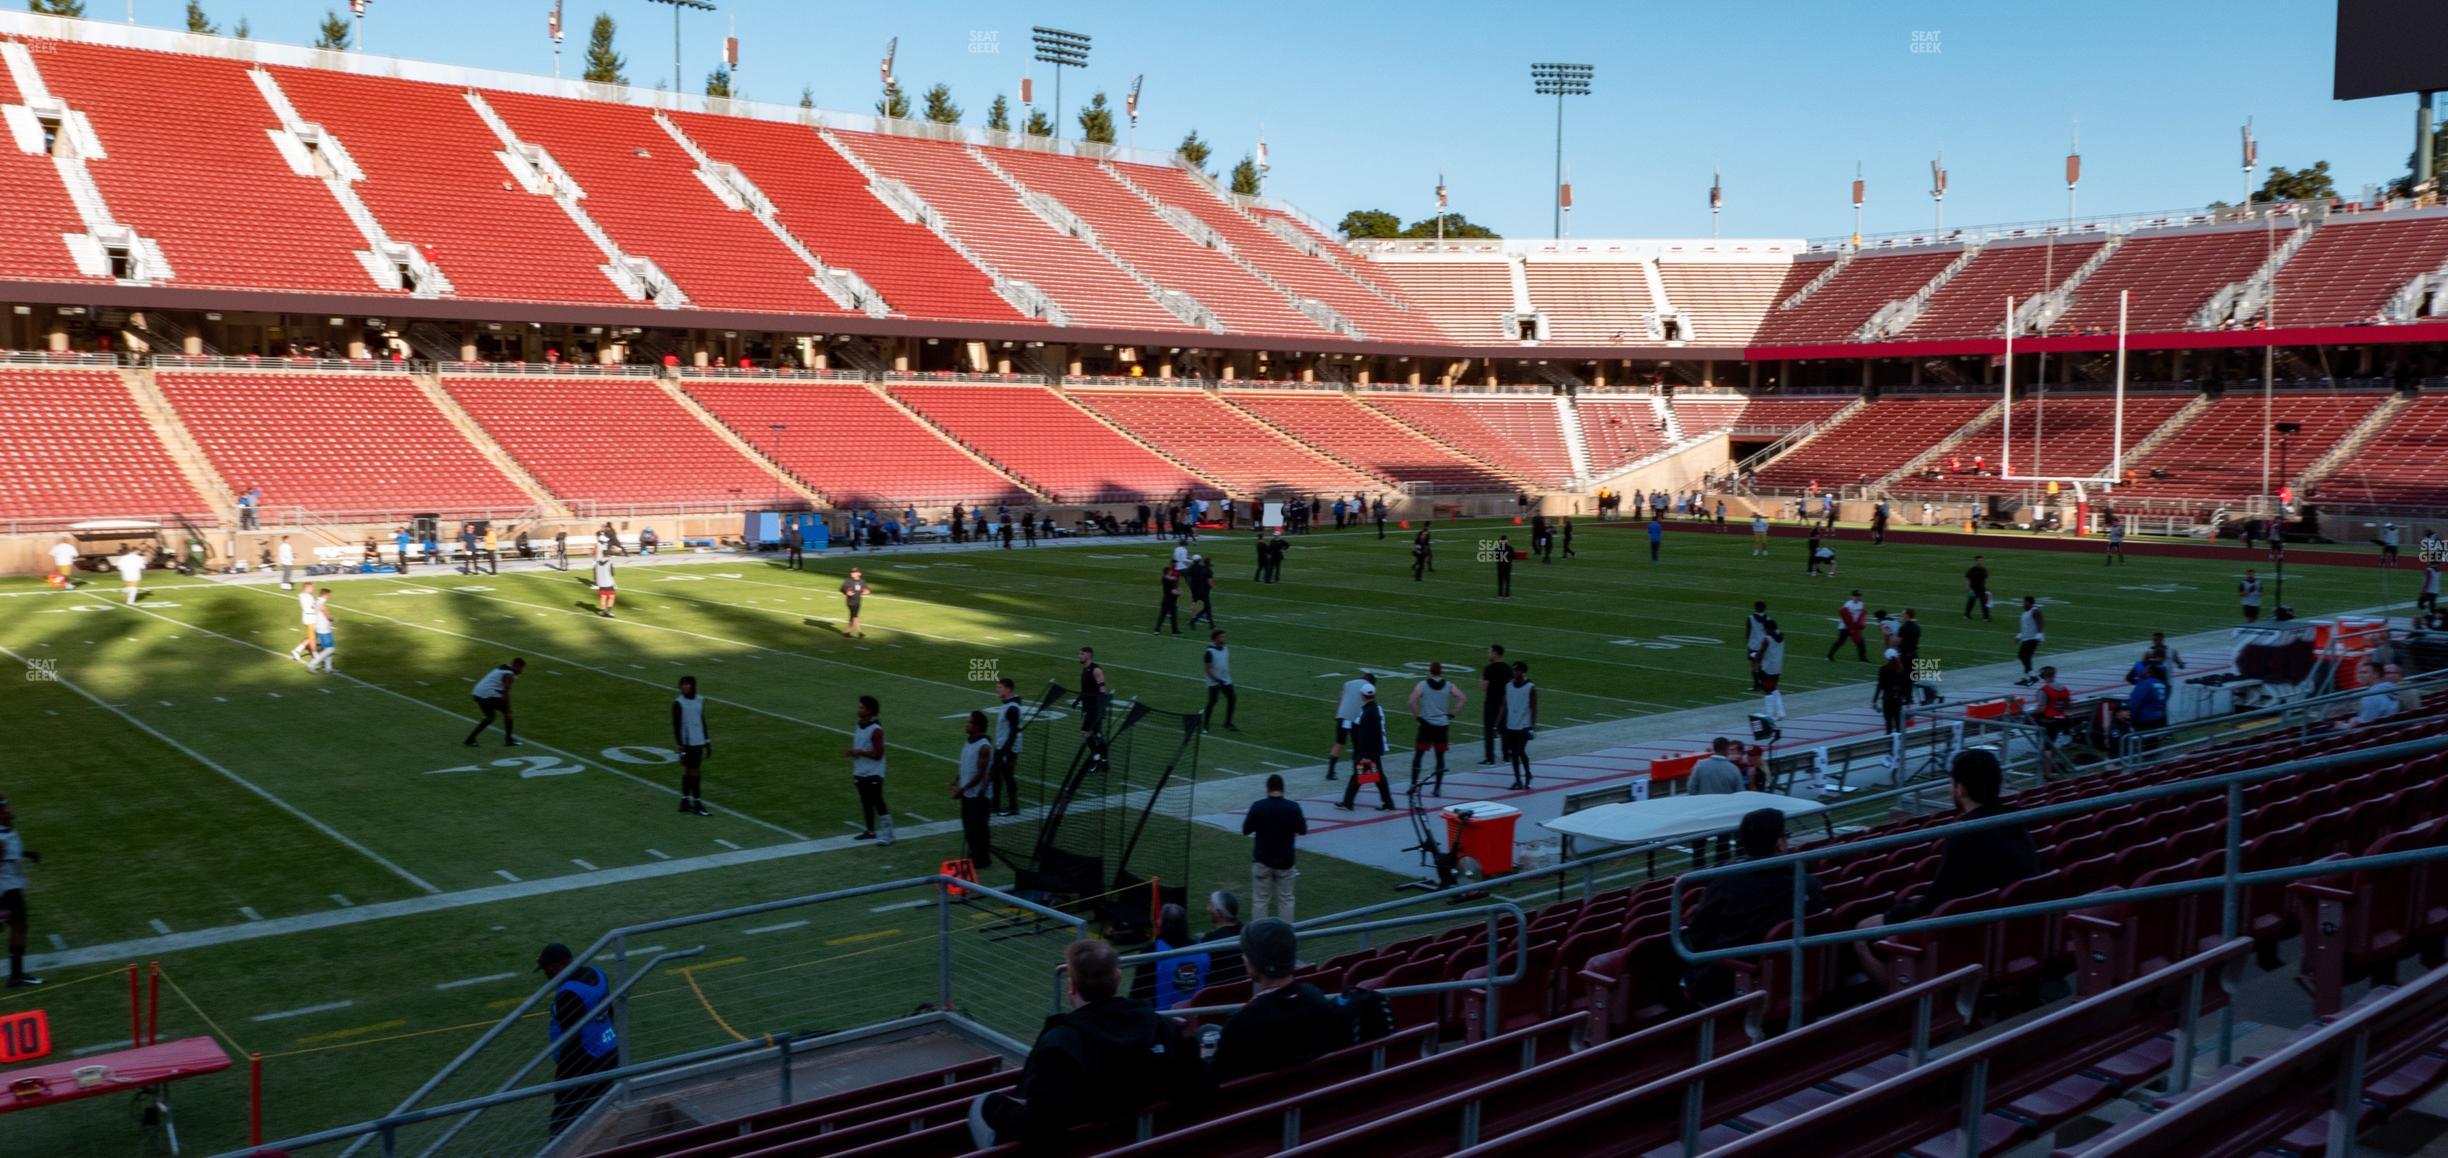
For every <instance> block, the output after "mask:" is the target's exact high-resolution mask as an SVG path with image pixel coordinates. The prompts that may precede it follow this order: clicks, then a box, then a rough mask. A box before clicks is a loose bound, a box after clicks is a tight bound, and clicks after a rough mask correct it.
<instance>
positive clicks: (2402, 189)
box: [2389, 133, 2448, 197]
mask: <svg viewBox="0 0 2448 1158" xmlns="http://www.w3.org/2000/svg"><path fill="white" fill-rule="evenodd" d="M2443 180H2448V133H2434V134H2432V137H2431V188H2430V189H2427V190H2419V192H2433V191H2436V190H2438V188H2439V187H2440V184H2441V182H2442V181H2443ZM2417 192H2418V190H2416V189H2415V188H2414V150H2412V149H2408V150H2406V171H2405V176H2403V177H2399V178H2397V179H2396V180H2395V181H2393V182H2391V183H2390V184H2389V196H2391V197H2412V196H2414V195H2415V194H2416V193H2417Z"/></svg>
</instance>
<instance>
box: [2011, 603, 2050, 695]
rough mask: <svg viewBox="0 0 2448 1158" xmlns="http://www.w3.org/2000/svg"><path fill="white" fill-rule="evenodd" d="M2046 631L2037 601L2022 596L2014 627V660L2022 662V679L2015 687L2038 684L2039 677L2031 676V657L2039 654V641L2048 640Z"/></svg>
mask: <svg viewBox="0 0 2448 1158" xmlns="http://www.w3.org/2000/svg"><path fill="white" fill-rule="evenodd" d="M2047 629H2048V624H2047V622H2046V621H2045V618H2044V617H2043V616H2042V615H2041V613H2040V603H2039V601H2038V600H2035V599H2033V598H2032V597H2031V596H2029V595H2026V596H2024V597H2023V614H2022V618H2021V620H2020V621H2019V622H2018V623H2017V624H2016V625H2015V658H2016V659H2019V660H2022V661H2023V678H2022V679H2019V680H2016V681H2015V686H2017V687H2029V686H2031V685H2032V684H2036V683H2039V682H2040V677H2039V676H2037V675H2034V674H2032V657H2033V656H2035V655H2038V654H2039V653H2040V643H2041V641H2042V640H2045V639H2047V638H2048V630H2047Z"/></svg>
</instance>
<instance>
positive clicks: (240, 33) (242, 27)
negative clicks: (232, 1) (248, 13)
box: [230, 16, 255, 40]
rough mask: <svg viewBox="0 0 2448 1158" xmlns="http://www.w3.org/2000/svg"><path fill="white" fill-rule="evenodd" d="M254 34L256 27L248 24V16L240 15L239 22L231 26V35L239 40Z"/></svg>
mask: <svg viewBox="0 0 2448 1158" xmlns="http://www.w3.org/2000/svg"><path fill="white" fill-rule="evenodd" d="M254 34H255V27H254V26H253V25H251V24H248V23H247V18H246V17H244V16H241V17H239V18H238V23H237V24H236V25H234V26H232V27H231V28H230V35H231V36H232V37H234V38H236V39H239V40H244V39H246V38H247V37H249V36H253V35H254Z"/></svg>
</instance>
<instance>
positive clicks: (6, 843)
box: [0, 796, 42, 989]
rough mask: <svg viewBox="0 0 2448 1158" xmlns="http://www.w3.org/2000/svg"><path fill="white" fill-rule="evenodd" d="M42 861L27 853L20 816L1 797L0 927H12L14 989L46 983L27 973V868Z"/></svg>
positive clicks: (36, 854) (11, 978)
mask: <svg viewBox="0 0 2448 1158" xmlns="http://www.w3.org/2000/svg"><path fill="white" fill-rule="evenodd" d="M40 860H42V854H41V853H39V852H28V851H26V846H25V837H23V836H20V835H18V832H17V814H16V813H14V812H11V811H9V803H8V798H7V797H5V796H0V924H5V925H7V926H8V954H9V976H8V984H9V988H11V989H24V988H26V987H27V986H30V985H40V984H42V978H40V977H34V976H30V975H28V974H27V973H26V971H25V955H26V938H27V928H26V899H25V888H26V875H25V866H26V864H27V863H28V862H34V861H40Z"/></svg>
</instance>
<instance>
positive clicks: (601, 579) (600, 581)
mask: <svg viewBox="0 0 2448 1158" xmlns="http://www.w3.org/2000/svg"><path fill="white" fill-rule="evenodd" d="M617 598H619V593H618V592H616V591H614V590H613V582H612V556H611V554H610V553H609V552H597V553H596V555H595V614H597V615H600V616H603V617H604V618H606V619H610V618H612V602H613V600H615V599H617Z"/></svg>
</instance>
